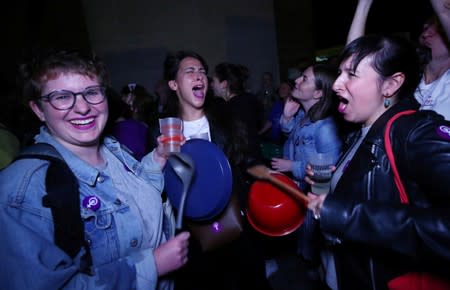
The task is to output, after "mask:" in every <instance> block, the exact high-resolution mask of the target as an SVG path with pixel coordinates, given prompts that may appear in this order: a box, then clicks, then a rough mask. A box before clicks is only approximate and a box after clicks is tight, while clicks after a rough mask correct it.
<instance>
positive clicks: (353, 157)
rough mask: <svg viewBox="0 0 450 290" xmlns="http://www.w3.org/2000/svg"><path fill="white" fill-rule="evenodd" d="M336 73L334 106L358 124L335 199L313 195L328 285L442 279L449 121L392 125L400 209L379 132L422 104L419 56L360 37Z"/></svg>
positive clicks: (448, 255) (392, 40)
mask: <svg viewBox="0 0 450 290" xmlns="http://www.w3.org/2000/svg"><path fill="white" fill-rule="evenodd" d="M339 70H340V72H339V73H340V74H339V77H338V78H337V79H336V81H335V83H334V85H333V89H334V90H335V91H336V93H337V95H338V96H339V98H340V104H339V109H338V110H339V112H340V113H342V114H343V116H344V118H345V119H346V120H347V121H349V122H352V123H358V124H361V125H362V128H361V130H360V131H359V132H357V133H358V134H356V135H355V136H354V138H352V140H351V141H352V142H351V143H350V144H351V145H350V146H349V148H348V150H347V151H346V153H345V154H344V155H343V157H342V158H341V161H340V162H339V163H338V165H337V168H336V171H335V174H334V176H333V180H332V184H331V190H330V194H328V195H323V196H315V195H313V194H311V193H309V194H308V197H309V199H310V203H309V205H308V207H309V208H310V209H311V210H313V212H314V214H315V216H316V218H317V219H319V225H320V229H321V232H322V233H323V234H324V236H325V237H326V238H327V241H328V250H330V251H329V252H327V250H326V249H324V251H323V253H322V254H323V255H322V257H323V258H325V259H324V260H326V261H328V262H331V263H330V264H329V265H331V266H329V267H328V268H327V270H328V274H327V276H326V278H327V282H328V285H329V286H330V287H331V288H332V289H344V290H351V289H358V290H359V289H377V290H379V289H394V287H395V286H396V285H397V286H398V285H399V284H398V283H400V280H401V279H402V278H399V277H401V276H403V275H405V274H406V273H412V272H416V273H419V274H418V275H428V277H430V275H433V277H435V280H436V281H442V280H441V279H443V278H442V277H449V271H450V269H449V267H448V265H450V210H449V209H450V187H449V186H448V184H447V182H446V178H449V176H450V122H448V121H445V120H444V118H443V117H442V116H441V115H438V114H437V113H435V112H433V111H417V112H416V113H414V114H412V115H407V116H402V117H400V118H399V119H398V120H397V121H395V122H394V125H393V127H392V129H391V134H390V137H391V141H392V149H393V152H394V156H395V162H396V164H397V168H398V171H399V173H400V177H401V179H402V182H403V184H404V186H405V189H406V193H407V195H408V198H409V204H403V203H401V201H400V194H399V191H398V190H397V187H396V184H395V182H394V175H393V173H392V169H391V165H390V163H389V160H388V159H387V156H386V150H385V147H384V139H383V134H384V131H385V127H386V124H387V122H388V120H389V119H390V118H391V117H392V116H393V115H395V114H396V113H397V112H400V111H405V110H410V109H414V110H417V109H418V107H419V106H418V104H417V103H416V102H415V100H414V98H413V93H414V89H415V88H416V86H417V83H418V81H419V77H420V75H419V66H418V61H417V57H416V54H415V51H414V49H413V47H412V46H411V45H410V44H409V43H408V42H407V41H406V40H403V39H400V38H396V37H383V36H364V37H361V38H358V39H356V40H354V41H353V42H351V43H349V44H348V45H347V46H346V47H345V49H344V51H343V52H342V54H341V57H340V67H339ZM309 174H310V175H311V174H312V173H311V171H309ZM307 181H308V182H309V183H311V180H310V179H309V178H307ZM333 260H334V263H333ZM333 265H335V272H334V271H333V270H334V267H333ZM424 273H426V274H424ZM333 274H336V276H334V275H333ZM333 278H334V279H333ZM336 278H337V279H336ZM443 283H444V284H445V283H448V282H443ZM413 284H415V285H414V286H418V285H419V284H418V283H417V282H416V280H413ZM447 285H448V284H447ZM399 287H400V288H395V289H423V288H407V287H412V286H404V285H403V286H402V285H400V286H399ZM430 287H431V286H428V289H437V287H438V286H433V287H431V288H430ZM444 287H445V286H444ZM439 289H449V288H439Z"/></svg>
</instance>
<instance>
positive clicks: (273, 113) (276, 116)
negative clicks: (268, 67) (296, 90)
mask: <svg viewBox="0 0 450 290" xmlns="http://www.w3.org/2000/svg"><path fill="white" fill-rule="evenodd" d="M291 97H292V85H291V83H290V82H289V81H282V82H281V83H280V87H279V88H278V98H277V99H276V101H275V102H274V103H273V105H272V109H271V110H270V113H269V117H268V119H267V120H266V122H265V123H264V125H263V127H262V128H261V129H260V130H259V132H258V134H259V135H262V136H266V135H268V136H267V137H266V138H263V139H265V140H266V141H269V142H271V143H273V144H277V145H282V144H284V142H285V141H286V137H285V135H284V134H283V132H282V131H281V128H280V117H281V115H282V114H283V108H284V103H285V102H286V100H288V99H289V98H291ZM269 129H270V131H269Z"/></svg>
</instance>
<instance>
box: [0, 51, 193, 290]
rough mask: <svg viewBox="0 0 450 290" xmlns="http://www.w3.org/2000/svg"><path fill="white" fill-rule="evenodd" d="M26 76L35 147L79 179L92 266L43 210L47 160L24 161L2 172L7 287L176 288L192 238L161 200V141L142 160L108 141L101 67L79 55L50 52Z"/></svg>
mask: <svg viewBox="0 0 450 290" xmlns="http://www.w3.org/2000/svg"><path fill="white" fill-rule="evenodd" d="M21 79H22V81H23V92H24V98H25V100H26V101H27V103H28V104H29V107H30V108H31V110H32V111H33V112H34V114H35V115H36V116H37V117H38V118H39V120H40V121H41V122H43V126H42V127H41V130H40V133H39V134H38V135H36V136H35V141H36V142H37V143H46V144H49V145H51V146H53V147H54V148H55V149H56V150H57V151H58V152H59V154H60V155H61V156H62V158H63V159H64V161H65V162H66V163H67V165H68V166H69V167H70V169H71V171H72V172H73V174H74V175H75V177H76V179H77V181H78V190H79V194H80V203H81V204H80V205H76V206H77V207H78V206H80V207H81V208H80V217H81V219H82V222H83V224H84V235H85V240H86V244H87V245H88V247H89V248H88V249H89V250H88V251H87V252H90V254H91V257H92V269H91V271H89V273H88V274H87V273H85V272H82V271H81V268H82V265H81V259H80V257H82V256H83V255H84V254H86V251H85V248H82V249H81V250H80V252H79V253H78V254H77V255H76V257H75V258H73V259H72V258H71V257H70V256H69V255H68V254H66V253H65V252H64V251H63V250H61V249H60V248H59V247H58V246H57V245H56V242H55V241H54V235H55V233H54V228H55V225H54V219H53V216H52V210H51V209H50V208H48V207H44V205H43V203H42V201H43V197H44V196H46V189H45V186H46V173H47V168H48V166H49V161H46V160H41V159H34V158H28V159H20V160H17V161H15V162H13V163H12V164H10V165H9V166H8V167H6V168H5V169H3V170H2V171H1V172H0V207H1V209H2V210H1V211H0V222H1V223H2V227H1V229H0V243H1V245H2V246H1V247H0V255H1V257H2V263H1V266H0V267H1V271H0V284H1V285H2V287H3V288H5V289H80V288H83V289H172V288H173V282H172V281H171V280H170V279H169V276H168V275H167V274H169V273H170V272H172V271H174V270H176V269H178V268H180V267H182V266H183V265H184V264H186V262H187V247H188V239H189V233H187V232H182V233H180V234H178V235H177V236H175V237H174V232H175V230H174V222H175V221H174V217H173V213H172V208H171V205H170V203H169V202H168V201H165V202H163V200H162V198H161V192H162V189H163V185H164V180H163V175H162V168H163V167H164V166H165V164H166V158H167V156H165V155H164V153H162V152H163V150H162V145H161V144H159V146H158V147H157V148H156V149H155V150H153V151H152V152H151V153H149V154H148V155H146V156H145V157H144V158H143V159H142V161H141V162H138V161H137V160H136V159H134V158H133V157H132V156H131V155H130V154H129V153H128V152H127V151H126V150H123V149H122V148H121V146H120V144H119V143H118V142H117V141H115V140H113V139H111V138H108V137H104V134H103V133H104V132H103V131H104V128H105V125H106V122H107V120H108V115H109V111H108V99H107V95H106V86H107V85H108V78H107V73H106V68H105V65H104V64H103V62H101V61H100V60H99V59H98V58H96V57H93V56H91V55H84V54H81V53H79V52H76V51H64V50H62V51H49V52H45V53H41V54H37V55H35V57H34V58H33V60H32V61H30V62H29V63H28V64H24V65H22V66H21ZM91 198H95V199H96V201H97V203H96V205H97V206H96V207H94V206H91V204H90V200H91ZM87 201H89V203H88V202H87Z"/></svg>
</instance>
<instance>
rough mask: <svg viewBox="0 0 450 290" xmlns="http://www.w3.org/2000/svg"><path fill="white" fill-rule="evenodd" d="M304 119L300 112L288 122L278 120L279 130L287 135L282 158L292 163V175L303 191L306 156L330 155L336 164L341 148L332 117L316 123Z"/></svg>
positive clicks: (304, 116) (302, 113) (303, 113)
mask: <svg viewBox="0 0 450 290" xmlns="http://www.w3.org/2000/svg"><path fill="white" fill-rule="evenodd" d="M304 118H307V117H306V115H305V112H304V111H303V110H300V111H299V112H298V114H297V115H296V116H295V118H293V119H291V120H289V121H288V122H283V118H281V120H280V124H281V130H282V131H283V132H285V133H288V134H289V137H288V139H287V140H286V142H285V143H284V148H283V152H284V153H283V154H284V156H283V157H284V158H285V159H289V160H293V161H294V162H293V165H292V174H293V176H294V178H295V179H296V181H297V182H298V185H299V187H300V188H301V189H302V190H305V188H306V185H307V184H306V182H305V181H304V180H303V179H304V177H305V167H306V164H307V163H308V160H307V156H311V154H315V153H332V154H333V155H334V163H336V162H337V160H338V159H339V156H340V154H341V148H342V140H341V138H340V137H339V134H338V128H337V125H336V122H335V121H334V120H333V118H332V117H327V118H325V119H322V120H318V121H316V122H311V121H310V120H309V118H308V119H305V120H304ZM302 121H303V122H302Z"/></svg>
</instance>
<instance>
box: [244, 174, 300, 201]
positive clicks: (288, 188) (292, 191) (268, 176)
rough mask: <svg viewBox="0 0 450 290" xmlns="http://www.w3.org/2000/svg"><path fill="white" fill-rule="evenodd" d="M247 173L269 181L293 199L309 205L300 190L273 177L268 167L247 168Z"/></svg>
mask: <svg viewBox="0 0 450 290" xmlns="http://www.w3.org/2000/svg"><path fill="white" fill-rule="evenodd" d="M247 172H248V173H249V174H250V175H252V176H253V177H255V178H258V179H265V180H267V181H270V182H271V183H273V184H275V185H276V186H278V187H280V188H281V189H283V190H285V191H287V192H288V193H289V194H291V196H292V197H294V198H295V199H297V200H298V201H301V202H305V203H308V198H307V197H306V195H305V194H304V193H303V192H302V191H301V190H300V189H298V188H295V187H292V186H290V185H288V184H286V183H284V182H283V181H281V180H279V179H278V178H276V177H274V176H272V175H271V174H270V169H269V168H267V167H266V166H264V165H255V166H252V167H249V168H247Z"/></svg>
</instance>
